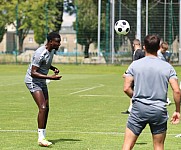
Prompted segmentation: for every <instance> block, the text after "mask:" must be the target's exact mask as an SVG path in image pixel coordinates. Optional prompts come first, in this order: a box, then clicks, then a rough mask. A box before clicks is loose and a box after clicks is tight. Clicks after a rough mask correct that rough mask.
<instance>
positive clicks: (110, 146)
mask: <svg viewBox="0 0 181 150" xmlns="http://www.w3.org/2000/svg"><path fill="white" fill-rule="evenodd" d="M55 66H57V67H58V68H59V69H60V71H61V74H62V76H63V78H62V80H61V81H51V82H50V84H48V87H49V97H50V112H49V119H48V124H47V139H48V140H50V141H52V142H53V143H54V144H53V145H52V146H51V147H50V149H52V150H120V149H121V147H122V143H123V136H124V130H125V126H126V121H127V117H128V115H124V114H121V112H122V111H125V110H126V109H127V108H128V106H129V98H128V97H127V96H126V95H125V94H124V93H123V78H122V74H123V73H124V72H125V70H126V69H127V66H113V65H108V66H106V65H55ZM27 67H28V65H0V81H1V82H0V89H1V90H0V101H1V104H0V139H1V140H0V149H1V150H39V149H42V150H43V149H47V148H42V147H39V146H38V145H37V132H36V130H37V112H38V109H37V106H36V104H35V102H34V101H33V99H32V97H31V95H30V93H29V92H28V90H27V88H26V87H25V84H24V75H25V73H26V69H27ZM175 69H176V71H177V73H178V77H179V78H180V77H181V68H180V67H175ZM168 96H169V98H170V99H171V101H172V104H171V105H170V106H168V111H169V115H170V116H171V115H172V113H173V111H174V109H175V107H174V104H173V98H172V93H171V90H170V88H169V93H168ZM180 133H181V127H180V124H179V125H171V124H170V122H168V132H167V138H166V141H165V150H180V149H181V142H180V141H181V138H175V135H176V134H180ZM152 147H153V146H152V137H151V134H150V131H149V127H146V128H145V129H144V131H143V133H142V134H141V136H140V137H139V139H138V141H137V143H136V145H135V147H134V150H150V149H153V148H152Z"/></svg>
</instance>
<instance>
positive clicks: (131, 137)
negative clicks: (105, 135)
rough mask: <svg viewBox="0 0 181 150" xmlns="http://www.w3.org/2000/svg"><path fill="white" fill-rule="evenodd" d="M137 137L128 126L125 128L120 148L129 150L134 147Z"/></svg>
mask: <svg viewBox="0 0 181 150" xmlns="http://www.w3.org/2000/svg"><path fill="white" fill-rule="evenodd" d="M137 138H138V136H137V135H135V134H134V133H133V132H132V131H131V130H130V129H129V128H126V131H125V135H124V143H123V147H122V150H131V149H132V148H133V147H134V145H135V143H136V140H137Z"/></svg>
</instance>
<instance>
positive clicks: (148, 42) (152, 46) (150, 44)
mask: <svg viewBox="0 0 181 150" xmlns="http://www.w3.org/2000/svg"><path fill="white" fill-rule="evenodd" d="M144 45H145V49H146V51H147V52H148V53H151V54H153V53H155V52H157V51H158V50H159V48H160V38H159V37H158V36H157V35H155V34H153V35H147V36H146V37H145V39H144Z"/></svg>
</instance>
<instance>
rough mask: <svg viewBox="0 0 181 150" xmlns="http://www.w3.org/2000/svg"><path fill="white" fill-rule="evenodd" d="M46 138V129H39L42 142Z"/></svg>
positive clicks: (39, 137)
mask: <svg viewBox="0 0 181 150" xmlns="http://www.w3.org/2000/svg"><path fill="white" fill-rule="evenodd" d="M45 137H46V129H38V139H39V140H42V139H44V138H45Z"/></svg>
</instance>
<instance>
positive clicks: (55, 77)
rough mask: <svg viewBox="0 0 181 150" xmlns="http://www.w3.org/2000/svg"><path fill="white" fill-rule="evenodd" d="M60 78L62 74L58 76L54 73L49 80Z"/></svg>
mask: <svg viewBox="0 0 181 150" xmlns="http://www.w3.org/2000/svg"><path fill="white" fill-rule="evenodd" d="M61 78H62V76H58V75H56V74H54V75H52V76H51V80H60V79H61Z"/></svg>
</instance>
